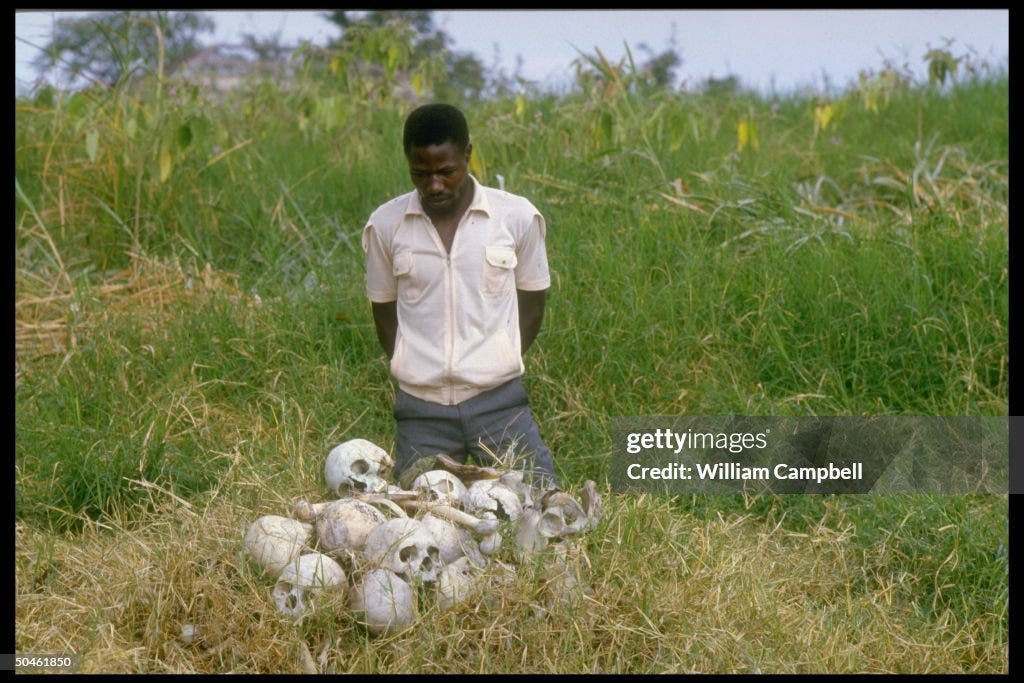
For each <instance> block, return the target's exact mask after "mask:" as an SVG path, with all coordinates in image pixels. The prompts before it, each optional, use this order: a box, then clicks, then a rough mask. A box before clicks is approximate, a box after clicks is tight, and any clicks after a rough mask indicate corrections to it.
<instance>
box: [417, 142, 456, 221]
mask: <svg viewBox="0 0 1024 683" xmlns="http://www.w3.org/2000/svg"><path fill="white" fill-rule="evenodd" d="M472 151H473V145H466V149H465V150H462V149H459V147H458V145H456V144H455V143H454V142H451V141H450V140H449V141H448V142H445V143H443V144H440V145H430V146H428V147H410V148H409V152H408V154H406V159H408V161H409V177H410V178H412V182H413V185H415V186H416V190H417V191H418V192H419V195H420V203H421V204H423V209H424V210H425V211H426V212H427V215H432V216H444V215H448V214H451V213H453V212H455V211H456V209H458V208H459V207H460V206H461V200H462V199H463V198H464V197H465V196H466V193H467V192H469V191H471V190H472V188H473V183H472V180H471V179H470V177H469V156H470V154H471V153H472Z"/></svg>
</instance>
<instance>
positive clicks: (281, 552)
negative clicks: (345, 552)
mask: <svg viewBox="0 0 1024 683" xmlns="http://www.w3.org/2000/svg"><path fill="white" fill-rule="evenodd" d="M312 532H313V527H312V526H311V525H309V524H303V523H302V522H299V521H296V520H294V519H290V518H288V517H280V516H278V515H265V516H263V517H260V518H259V519H257V520H256V521H255V522H253V523H252V524H250V525H249V529H248V530H247V531H246V533H245V549H246V551H247V552H248V553H249V557H251V558H252V559H253V561H255V562H256V564H258V565H260V567H262V568H263V571H265V572H266V573H267V574H268V575H269V576H270V577H271V578H273V579H276V578H277V577H278V576H280V574H281V571H282V570H283V569H284V568H285V567H286V566H287V565H288V564H289V563H290V562H291V561H292V560H294V559H295V558H296V557H298V556H299V554H300V553H301V552H302V547H303V546H304V545H305V544H306V541H308V540H309V537H310V534H311V533H312Z"/></svg>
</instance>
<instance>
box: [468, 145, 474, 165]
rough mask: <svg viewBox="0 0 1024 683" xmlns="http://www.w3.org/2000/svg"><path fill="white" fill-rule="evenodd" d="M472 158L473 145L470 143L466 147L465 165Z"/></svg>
mask: <svg viewBox="0 0 1024 683" xmlns="http://www.w3.org/2000/svg"><path fill="white" fill-rule="evenodd" d="M472 156H473V143H472V142H471V143H469V144H467V145H466V163H467V164H468V163H469V159H470V157H472Z"/></svg>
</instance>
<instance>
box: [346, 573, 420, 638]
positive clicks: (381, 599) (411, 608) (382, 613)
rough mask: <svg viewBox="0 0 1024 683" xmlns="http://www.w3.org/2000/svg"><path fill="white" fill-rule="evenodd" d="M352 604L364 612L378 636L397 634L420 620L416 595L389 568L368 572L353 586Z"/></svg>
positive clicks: (367, 624) (364, 617) (357, 610)
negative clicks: (417, 616)
mask: <svg viewBox="0 0 1024 683" xmlns="http://www.w3.org/2000/svg"><path fill="white" fill-rule="evenodd" d="M350 604H351V606H352V609H353V610H354V611H356V612H362V614H363V620H364V623H365V624H366V627H367V629H369V631H370V633H372V634H374V635H381V634H388V635H390V634H392V633H397V632H399V631H402V630H404V629H405V628H407V627H408V626H410V625H411V624H412V623H413V622H414V621H415V620H416V593H415V592H414V591H413V589H412V586H410V585H409V584H408V583H407V582H406V581H405V580H404V579H403V578H402V577H400V576H398V575H397V574H395V573H394V572H392V571H390V570H388V569H383V568H378V569H371V570H370V571H368V572H366V573H365V574H364V575H363V577H362V579H360V580H359V581H357V582H356V584H355V585H354V586H353V587H352V592H351V599H350Z"/></svg>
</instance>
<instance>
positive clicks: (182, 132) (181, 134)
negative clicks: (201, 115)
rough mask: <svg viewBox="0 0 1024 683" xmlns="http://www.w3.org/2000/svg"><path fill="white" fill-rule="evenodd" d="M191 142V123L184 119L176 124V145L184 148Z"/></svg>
mask: <svg viewBox="0 0 1024 683" xmlns="http://www.w3.org/2000/svg"><path fill="white" fill-rule="evenodd" d="M191 143H192V125H191V124H190V123H189V122H188V121H186V122H185V123H183V124H181V125H180V126H178V147H179V148H180V149H185V148H186V147H188V146H189V145H190V144H191Z"/></svg>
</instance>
